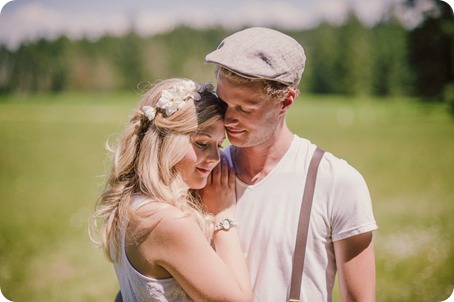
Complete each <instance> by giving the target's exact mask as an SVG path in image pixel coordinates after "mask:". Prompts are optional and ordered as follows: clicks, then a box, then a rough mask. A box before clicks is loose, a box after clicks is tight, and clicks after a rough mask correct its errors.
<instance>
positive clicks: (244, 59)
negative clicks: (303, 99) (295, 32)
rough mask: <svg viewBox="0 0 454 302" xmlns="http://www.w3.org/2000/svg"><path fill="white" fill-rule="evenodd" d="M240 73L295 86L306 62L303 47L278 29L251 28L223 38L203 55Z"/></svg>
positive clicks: (206, 58) (212, 61)
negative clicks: (214, 47)
mask: <svg viewBox="0 0 454 302" xmlns="http://www.w3.org/2000/svg"><path fill="white" fill-rule="evenodd" d="M205 61H206V62H207V63H214V64H218V65H221V66H223V67H225V68H227V69H229V70H231V71H233V72H235V73H237V74H239V75H241V76H244V77H248V78H259V79H267V80H272V81H277V82H281V83H283V84H286V85H293V86H295V87H296V86H298V84H299V82H300V80H301V76H302V74H303V71H304V66H305V63H306V55H305V53H304V49H303V47H302V46H301V45H300V44H299V43H298V42H297V41H296V40H295V39H293V38H292V37H290V36H288V35H285V34H283V33H281V32H279V31H277V30H274V29H269V28H264V27H252V28H247V29H244V30H242V31H239V32H236V33H234V34H232V35H230V36H228V37H227V38H225V39H224V40H223V41H222V42H221V44H219V46H218V48H217V49H216V50H214V51H213V52H211V53H209V54H208V55H207V56H206V57H205Z"/></svg>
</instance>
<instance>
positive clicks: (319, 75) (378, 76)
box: [0, 1, 454, 108]
mask: <svg viewBox="0 0 454 302" xmlns="http://www.w3.org/2000/svg"><path fill="white" fill-rule="evenodd" d="M438 2H440V3H442V2H441V1H438ZM440 8H441V9H440V10H439V12H438V14H432V15H428V16H426V18H425V20H424V21H423V22H422V23H421V24H420V25H419V26H417V27H415V28H413V29H411V30H409V29H406V28H405V27H404V26H403V25H402V24H401V23H400V22H399V20H398V19H397V18H395V17H392V16H388V17H387V18H384V19H383V20H382V21H381V22H379V23H377V24H376V25H374V26H372V27H368V26H365V25H363V24H362V23H361V22H360V21H359V20H358V18H357V17H356V16H355V15H354V14H353V13H350V14H349V16H348V18H347V19H346V21H345V22H344V23H343V24H341V25H333V24H329V23H321V24H320V25H319V26H317V27H316V28H313V29H305V30H292V31H290V30H281V29H279V28H277V29H278V30H281V31H283V32H285V33H288V34H289V35H291V36H292V37H294V38H295V39H296V40H297V41H298V42H300V43H301V44H302V45H303V46H304V48H305V50H306V53H307V67H306V70H305V72H304V75H303V79H302V84H301V87H300V89H301V90H302V91H306V92H313V93H326V94H345V95H375V96H417V97H420V98H423V99H425V100H428V101H445V102H451V103H452V104H454V16H453V14H452V10H451V9H450V8H449V6H440ZM230 33H232V31H231V30H227V29H225V28H222V27H213V28H206V29H194V28H190V27H186V26H181V27H178V28H175V29H174V30H172V31H170V32H167V33H163V34H158V35H154V36H149V37H144V36H140V35H138V34H137V33H136V32H135V31H134V29H133V28H132V29H131V30H130V31H129V33H128V34H126V35H124V36H121V37H118V36H110V35H105V36H103V37H101V38H99V39H97V40H89V39H79V40H70V39H69V38H67V37H66V36H61V37H59V38H58V39H55V40H46V39H40V40H37V41H34V42H25V43H23V44H21V45H20V46H19V47H18V48H17V49H15V50H11V49H8V48H7V47H5V46H0V94H6V93H14V92H30V93H35V92H60V91H67V90H70V91H73V90H94V91H95V90H96V91H99V90H102V91H114V90H125V89H126V90H131V89H136V88H137V86H138V84H139V83H144V82H154V81H156V80H158V79H163V78H167V77H172V76H180V77H189V78H193V79H195V80H198V81H206V80H209V79H213V67H212V66H210V65H207V64H204V58H205V55H206V54H207V53H208V52H210V51H212V50H213V49H214V48H216V47H217V45H218V44H219V43H220V41H221V40H222V39H223V38H224V37H225V36H227V35H228V34H230ZM453 108H454V107H453Z"/></svg>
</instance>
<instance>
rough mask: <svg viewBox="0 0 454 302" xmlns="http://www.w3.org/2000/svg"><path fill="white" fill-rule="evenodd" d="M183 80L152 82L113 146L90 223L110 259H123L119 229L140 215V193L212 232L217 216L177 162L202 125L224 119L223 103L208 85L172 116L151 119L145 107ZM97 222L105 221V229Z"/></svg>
mask: <svg viewBox="0 0 454 302" xmlns="http://www.w3.org/2000/svg"><path fill="white" fill-rule="evenodd" d="M182 81H189V80H186V79H179V78H173V79H168V80H163V81H161V82H158V83H157V84H155V85H154V86H153V87H151V88H150V89H149V90H148V91H147V92H146V93H145V94H144V95H143V97H142V99H141V100H140V102H139V103H138V105H137V108H136V109H135V110H134V112H133V113H132V115H131V117H130V120H129V123H128V124H127V125H126V128H125V129H124V131H123V133H122V135H121V137H120V139H119V142H118V144H117V146H116V148H115V149H114V150H112V152H113V164H112V170H111V173H110V176H109V177H108V180H107V183H106V188H105V190H104V192H103V193H102V194H101V196H100V197H99V199H98V201H97V204H96V208H95V212H94V214H93V220H92V228H91V233H92V234H93V231H94V232H96V233H98V235H100V236H101V238H100V240H96V239H94V240H95V241H97V242H98V243H100V245H101V246H102V247H103V249H104V251H105V253H106V255H107V257H108V258H109V259H110V260H111V261H116V260H117V259H118V252H119V246H120V230H121V228H122V227H125V225H124V223H125V221H128V220H130V219H133V218H136V219H137V218H138V216H137V214H136V213H134V211H133V209H132V207H131V201H132V199H133V197H134V195H135V194H143V195H144V196H146V197H147V198H149V199H151V200H154V201H159V202H163V203H168V204H171V205H173V206H175V207H177V208H179V209H181V210H182V211H183V212H184V213H186V214H188V215H190V216H192V217H193V218H194V219H195V220H196V221H197V223H198V224H199V226H200V228H201V230H202V231H203V233H204V234H205V236H206V237H207V240H210V239H211V237H212V233H213V218H212V216H211V215H209V214H208V213H206V212H205V211H203V209H202V207H201V203H200V198H199V197H198V196H197V194H195V192H193V191H192V190H190V189H189V187H188V185H187V184H186V183H185V182H184V181H183V179H182V177H181V175H179V173H177V171H176V169H175V166H176V164H177V163H179V162H180V161H181V160H182V159H183V157H184V156H185V154H186V150H187V146H188V144H190V143H191V142H192V139H193V137H194V136H195V135H196V134H197V132H198V131H199V130H201V129H203V128H205V127H209V126H210V125H212V124H213V123H215V122H217V121H219V120H222V119H223V115H224V113H225V108H224V105H223V104H222V102H220V100H219V99H218V98H217V97H216V96H215V95H214V94H213V93H212V92H210V91H206V90H204V91H203V92H200V93H199V94H200V96H201V98H200V100H197V101H195V100H194V99H193V98H188V99H187V100H186V104H185V105H184V106H183V107H182V108H180V109H179V110H178V111H176V112H175V113H173V114H172V115H170V116H167V115H166V113H165V112H162V111H160V110H158V111H157V112H156V116H155V117H154V119H153V120H151V121H150V120H149V118H148V117H147V116H146V115H145V113H144V112H143V110H142V108H143V107H144V106H151V107H156V103H157V102H158V100H159V98H160V97H161V94H162V91H163V90H165V89H169V88H171V87H172V86H173V85H175V84H177V83H180V82H182ZM98 222H101V224H102V225H101V229H98V226H97V224H98ZM93 238H94V237H93V236H92V239H93ZM112 248H113V250H112Z"/></svg>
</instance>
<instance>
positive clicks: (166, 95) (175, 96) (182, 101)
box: [142, 80, 214, 121]
mask: <svg viewBox="0 0 454 302" xmlns="http://www.w3.org/2000/svg"><path fill="white" fill-rule="evenodd" d="M213 90H214V86H213V85H212V84H211V83H206V84H199V83H195V82H193V81H191V80H183V81H181V82H179V83H177V84H175V85H173V86H172V87H171V88H170V89H168V90H166V89H164V90H162V93H161V97H160V98H159V100H158V102H157V103H156V106H155V107H152V106H143V107H142V111H143V114H144V115H145V116H146V117H147V118H148V120H150V121H152V120H154V118H155V117H156V110H158V109H162V110H165V113H166V116H171V115H172V114H174V113H175V112H177V111H178V110H179V109H181V108H183V107H184V106H185V105H186V101H187V100H188V99H189V98H191V99H193V100H194V101H199V100H200V99H201V96H200V93H202V92H204V91H210V92H212V91H213Z"/></svg>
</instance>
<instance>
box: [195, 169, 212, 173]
mask: <svg viewBox="0 0 454 302" xmlns="http://www.w3.org/2000/svg"><path fill="white" fill-rule="evenodd" d="M196 169H197V170H198V171H200V172H202V173H203V174H210V172H211V169H204V168H199V167H197V168H196Z"/></svg>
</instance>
